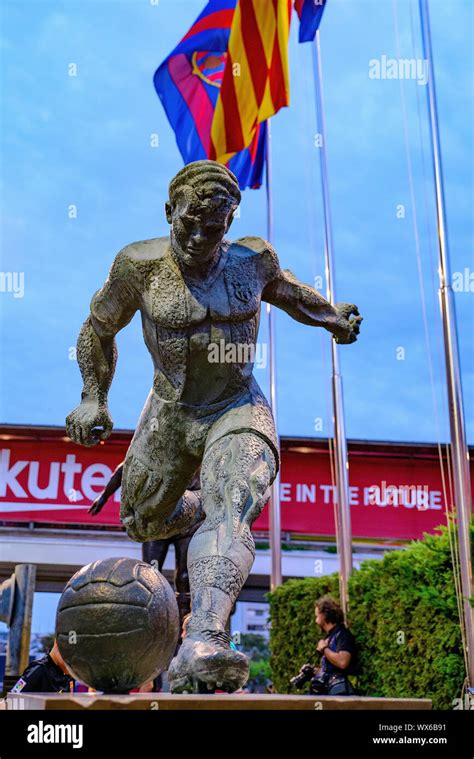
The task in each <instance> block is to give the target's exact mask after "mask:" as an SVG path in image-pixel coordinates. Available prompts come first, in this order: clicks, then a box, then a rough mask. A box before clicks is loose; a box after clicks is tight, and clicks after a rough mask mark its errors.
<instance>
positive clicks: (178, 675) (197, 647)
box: [168, 630, 249, 693]
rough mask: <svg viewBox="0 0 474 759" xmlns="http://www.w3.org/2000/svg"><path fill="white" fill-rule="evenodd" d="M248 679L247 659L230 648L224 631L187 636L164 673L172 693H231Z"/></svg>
mask: <svg viewBox="0 0 474 759" xmlns="http://www.w3.org/2000/svg"><path fill="white" fill-rule="evenodd" d="M248 676H249V660H248V657H247V656H245V654H243V653H241V652H240V651H234V650H232V649H231V648H230V636H229V635H228V634H227V633H226V632H225V631H224V630H202V631H200V632H192V633H190V634H189V635H187V636H186V637H185V639H184V640H183V643H182V645H181V647H180V649H179V651H178V654H177V656H175V658H174V659H173V660H172V662H171V664H170V667H169V669H168V680H169V684H170V688H171V692H172V693H214V692H215V691H216V690H223V691H226V692H227V693H233V692H234V691H236V690H238V689H239V688H242V686H243V685H245V683H246V682H247V680H248Z"/></svg>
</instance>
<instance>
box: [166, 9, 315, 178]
mask: <svg viewBox="0 0 474 759" xmlns="http://www.w3.org/2000/svg"><path fill="white" fill-rule="evenodd" d="M322 2H323V4H322V5H321V2H320V0H294V6H295V8H296V10H297V13H298V15H299V18H300V42H301V41H305V40H309V39H313V38H314V35H315V33H316V29H317V27H318V25H319V21H320V19H321V15H322V12H323V10H324V2H325V0H322ZM292 6H293V0H209V2H208V3H207V5H206V6H205V8H204V10H203V11H202V13H201V14H200V15H199V16H198V18H197V19H196V21H195V22H194V24H193V25H192V26H191V28H190V29H189V31H188V32H187V34H186V35H185V36H184V37H183V39H182V40H181V42H179V44H178V45H177V46H176V47H175V48H174V50H173V51H172V52H171V53H170V55H169V56H168V57H167V58H166V59H165V60H164V61H163V63H162V64H161V65H160V66H159V68H158V69H157V70H156V72H155V76H154V84H155V89H156V91H157V93H158V96H159V98H160V100H161V102H162V105H163V107H164V109H165V112H166V115H167V116H168V119H169V121H170V123H171V126H172V127H173V129H174V132H175V134H176V141H177V144H178V148H179V150H180V152H181V155H182V157H183V160H184V162H185V164H186V163H190V162H191V161H197V160H199V159H201V158H213V159H214V160H217V161H220V162H221V163H224V164H226V165H227V166H228V167H229V168H230V169H231V170H232V171H233V172H234V174H235V175H236V176H237V178H238V180H239V185H240V187H241V189H245V188H246V187H252V188H257V187H260V185H261V184H262V177H263V169H264V165H265V157H266V131H267V124H266V121H267V119H269V118H270V117H271V116H273V115H274V114H275V113H276V112H277V111H278V110H279V109H280V108H282V107H283V106H286V105H288V104H289V72H288V38H289V30H290V19H291V11H292ZM311 34H312V36H311Z"/></svg>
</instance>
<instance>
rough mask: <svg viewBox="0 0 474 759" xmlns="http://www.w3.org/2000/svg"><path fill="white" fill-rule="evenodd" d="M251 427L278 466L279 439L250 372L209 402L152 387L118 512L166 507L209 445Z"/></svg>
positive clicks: (127, 465)
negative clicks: (243, 385)
mask: <svg viewBox="0 0 474 759" xmlns="http://www.w3.org/2000/svg"><path fill="white" fill-rule="evenodd" d="M238 432H251V433H254V434H255V435H257V436H259V437H260V438H262V439H263V440H264V441H265V442H266V443H267V444H268V446H269V447H270V449H271V451H272V453H273V455H274V458H275V462H276V469H275V473H274V476H276V472H277V471H278V462H279V455H278V444H277V438H276V433H275V424H274V421H273V416H272V412H271V409H270V406H269V405H268V402H267V400H266V398H265V396H264V395H263V393H262V391H261V389H260V388H259V386H258V384H257V382H256V380H255V379H254V378H252V380H251V383H250V386H249V388H248V389H247V390H246V391H245V392H243V393H242V394H241V395H240V396H238V397H236V398H232V399H231V400H229V399H226V401H225V402H221V403H219V404H214V405H212V406H206V407H201V406H190V405H186V404H182V403H176V402H169V401H164V400H163V399H162V398H159V397H158V396H157V395H156V393H155V391H154V390H151V392H150V394H149V396H148V399H147V401H146V403H145V406H144V408H143V411H142V414H141V416H140V420H139V422H138V426H137V429H136V431H135V434H134V436H133V439H132V442H131V444H130V447H129V449H128V452H127V455H126V458H125V462H124V469H123V478H122V494H121V512H120V513H121V518H122V519H124V517H126V516H128V515H129V514H130V512H131V510H135V509H136V508H137V507H139V509H140V511H141V513H142V515H143V516H144V517H145V516H146V512H147V505H148V504H149V508H150V511H153V512H154V513H155V514H156V513H157V511H158V512H162V513H166V512H167V511H168V513H169V509H170V508H171V506H174V504H176V502H177V500H178V499H179V498H180V497H181V496H182V495H183V492H184V490H185V489H186V487H187V485H188V484H189V482H190V481H191V478H192V477H193V475H194V474H195V472H196V470H197V469H198V468H199V466H200V465H201V463H202V461H203V457H205V454H206V452H207V451H208V450H209V449H210V447H211V446H212V445H213V444H214V443H215V442H216V441H218V440H220V439H221V438H222V437H224V436H225V435H229V434H233V433H238Z"/></svg>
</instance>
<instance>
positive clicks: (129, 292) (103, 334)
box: [66, 251, 140, 446]
mask: <svg viewBox="0 0 474 759" xmlns="http://www.w3.org/2000/svg"><path fill="white" fill-rule="evenodd" d="M139 293H140V288H139V279H138V274H137V272H136V271H135V268H134V266H133V264H132V262H130V261H129V259H128V257H127V255H126V253H124V251H121V252H120V253H119V254H118V256H117V257H116V259H115V261H114V263H113V265H112V268H111V270H110V273H109V276H108V278H107V280H106V282H105V284H104V286H103V287H102V289H101V290H99V291H98V292H97V293H96V294H95V295H94V297H93V298H92V301H91V312H90V316H89V317H88V318H87V319H86V321H85V322H84V324H83V325H82V329H81V331H80V333H79V337H78V340H77V360H78V364H79V368H80V370H81V375H82V379H83V382H84V385H83V390H82V395H81V403H80V404H79V406H77V408H75V409H74V411H72V412H71V413H70V414H69V416H68V417H67V419H66V431H67V434H68V435H69V437H70V438H71V440H74V442H76V443H79V444H80V445H86V446H92V445H96V443H98V442H99V441H100V440H105V439H106V438H108V436H109V435H110V433H111V431H112V419H111V417H110V413H109V410H108V406H107V395H108V391H109V388H110V385H111V382H112V378H113V376H114V371H115V364H116V363H117V345H116V342H115V335H116V334H117V332H119V331H120V330H121V329H122V328H123V327H125V325H126V324H128V323H129V321H130V320H131V319H132V317H133V315H134V313H135V312H136V310H137V309H138V307H139Z"/></svg>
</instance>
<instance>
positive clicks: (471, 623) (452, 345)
mask: <svg viewBox="0 0 474 759" xmlns="http://www.w3.org/2000/svg"><path fill="white" fill-rule="evenodd" d="M419 7H420V21H421V33H422V38H423V55H424V58H425V60H426V61H427V62H428V82H427V97H428V111H429V122H430V135H431V151H432V159H433V174H434V182H435V191H436V215H437V220H438V254H439V257H438V261H439V280H440V284H439V296H440V304H441V316H442V321H443V336H444V353H445V361H446V383H447V390H448V403H449V424H450V430H451V454H452V460H453V480H454V497H455V500H456V514H457V524H458V536H459V562H460V565H461V588H462V594H463V608H464V626H465V631H466V646H467V652H466V653H467V660H468V665H469V682H470V685H471V686H472V685H474V643H473V641H474V620H473V614H474V612H473V609H472V607H471V605H470V603H469V598H470V597H471V596H472V595H474V591H473V586H472V560H471V545H470V543H471V541H470V533H469V531H470V522H471V516H472V498H471V482H470V473H469V451H468V447H467V445H466V434H465V428H464V409H463V396H462V383H461V367H460V361H459V347H458V336H457V325H456V310H455V304H454V296H453V290H452V287H451V265H450V259H449V247H448V231H447V224H446V206H445V200H444V183H443V167H442V162H441V146H440V140H439V124H438V107H437V103H436V86H435V77H434V67H433V51H432V47H431V31H430V16H429V10H428V2H427V0H419ZM462 622H463V621H462V620H461V624H462Z"/></svg>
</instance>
